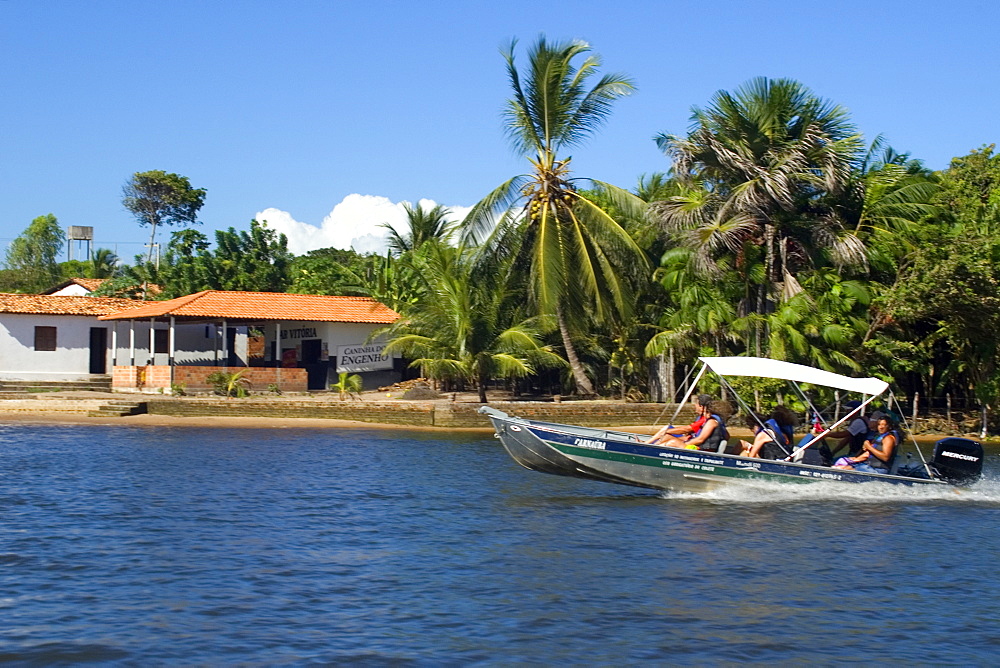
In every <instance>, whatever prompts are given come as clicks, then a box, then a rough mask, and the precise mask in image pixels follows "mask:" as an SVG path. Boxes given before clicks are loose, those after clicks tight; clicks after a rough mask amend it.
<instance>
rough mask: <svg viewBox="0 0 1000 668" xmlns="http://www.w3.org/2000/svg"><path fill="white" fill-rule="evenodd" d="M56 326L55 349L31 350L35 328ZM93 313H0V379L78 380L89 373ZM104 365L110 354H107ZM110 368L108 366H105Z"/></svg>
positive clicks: (97, 322) (96, 324)
mask: <svg viewBox="0 0 1000 668" xmlns="http://www.w3.org/2000/svg"><path fill="white" fill-rule="evenodd" d="M36 326H40V327H55V328H56V349H55V350H53V351H43V350H35V327H36ZM91 327H107V328H108V342H109V344H110V341H111V331H110V329H111V328H110V326H109V323H106V322H102V321H100V320H98V319H97V316H87V315H36V314H25V313H0V379H3V380H79V379H83V378H87V377H89V375H90V328H91ZM107 363H108V365H110V364H111V356H110V355H108V356H107ZM108 370H110V366H109V367H108Z"/></svg>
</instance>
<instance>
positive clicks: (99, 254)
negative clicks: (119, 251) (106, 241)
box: [88, 248, 118, 278]
mask: <svg viewBox="0 0 1000 668" xmlns="http://www.w3.org/2000/svg"><path fill="white" fill-rule="evenodd" d="M88 269H89V271H88V273H89V274H90V278H114V276H115V274H116V273H118V256H117V255H115V252H114V251H113V250H111V249H109V248H96V249H94V252H93V253H91V254H90V267H88Z"/></svg>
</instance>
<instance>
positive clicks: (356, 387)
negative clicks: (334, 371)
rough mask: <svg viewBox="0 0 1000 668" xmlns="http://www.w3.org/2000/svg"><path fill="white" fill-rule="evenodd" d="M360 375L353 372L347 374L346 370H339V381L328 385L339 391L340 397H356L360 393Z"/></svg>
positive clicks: (342, 398)
mask: <svg viewBox="0 0 1000 668" xmlns="http://www.w3.org/2000/svg"><path fill="white" fill-rule="evenodd" d="M361 387H362V383H361V376H359V375H358V374H353V375H350V376H348V375H347V372H346V371H341V372H340V381H339V382H336V383H333V384H332V385H330V389H331V390H333V391H335V392H339V393H340V399H341V400H344V399H346V398H347V397H348V396H350V397H356V396H357V395H359V394H360V393H361Z"/></svg>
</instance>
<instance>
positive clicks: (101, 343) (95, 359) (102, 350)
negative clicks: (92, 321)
mask: <svg viewBox="0 0 1000 668" xmlns="http://www.w3.org/2000/svg"><path fill="white" fill-rule="evenodd" d="M107 372H108V329H107V327H91V328H90V371H89V373H97V374H106V373H107Z"/></svg>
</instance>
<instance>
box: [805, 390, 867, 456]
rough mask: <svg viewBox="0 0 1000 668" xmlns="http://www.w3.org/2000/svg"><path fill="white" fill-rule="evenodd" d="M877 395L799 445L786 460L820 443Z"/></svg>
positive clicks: (858, 412) (857, 413)
mask: <svg viewBox="0 0 1000 668" xmlns="http://www.w3.org/2000/svg"><path fill="white" fill-rule="evenodd" d="M877 396H878V395H877V394H873V395H872V396H871V398H869V399H866V400H865V402H864V403H863V404H861V405H860V406H858V407H857V408H855V409H854V410H853V411H851V412H850V413H848V414H847V415H845V416H844V417H842V418H840V420H839V421H837V422H834V423H833V424H831V425H830V426H829V427H827V428H826V429H825V430H824V431H823V433H821V434H817V435H816V437H815V438H814V439H812V440H811V441H809V442H808V443H806V444H805V445H802V446H799V447H798V448H795V450H794V451H793V452H792V454H790V455H788V456H787V457H785V461H786V462H790V461H792V458H793V457H795V455H797V454H799V453H800V452H802V451H803V450H805V449H806V448H808V447H809V446H810V445H812V444H813V443H819V442H820V441H822V440H823V439H824V438H826V437H827V436H829V434H830V432H831V431H833V430H834V429H836V428H837V427H839V426H840V425H842V424H844V423H845V422H847V421H848V420H849V419H851V418H852V417H854V416H855V415H859V414H860V413H861V411H862V410H864V408H865V406H867V405H868V404H870V403H871V402H873V401H874V400H875V398H876V397H877Z"/></svg>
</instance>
